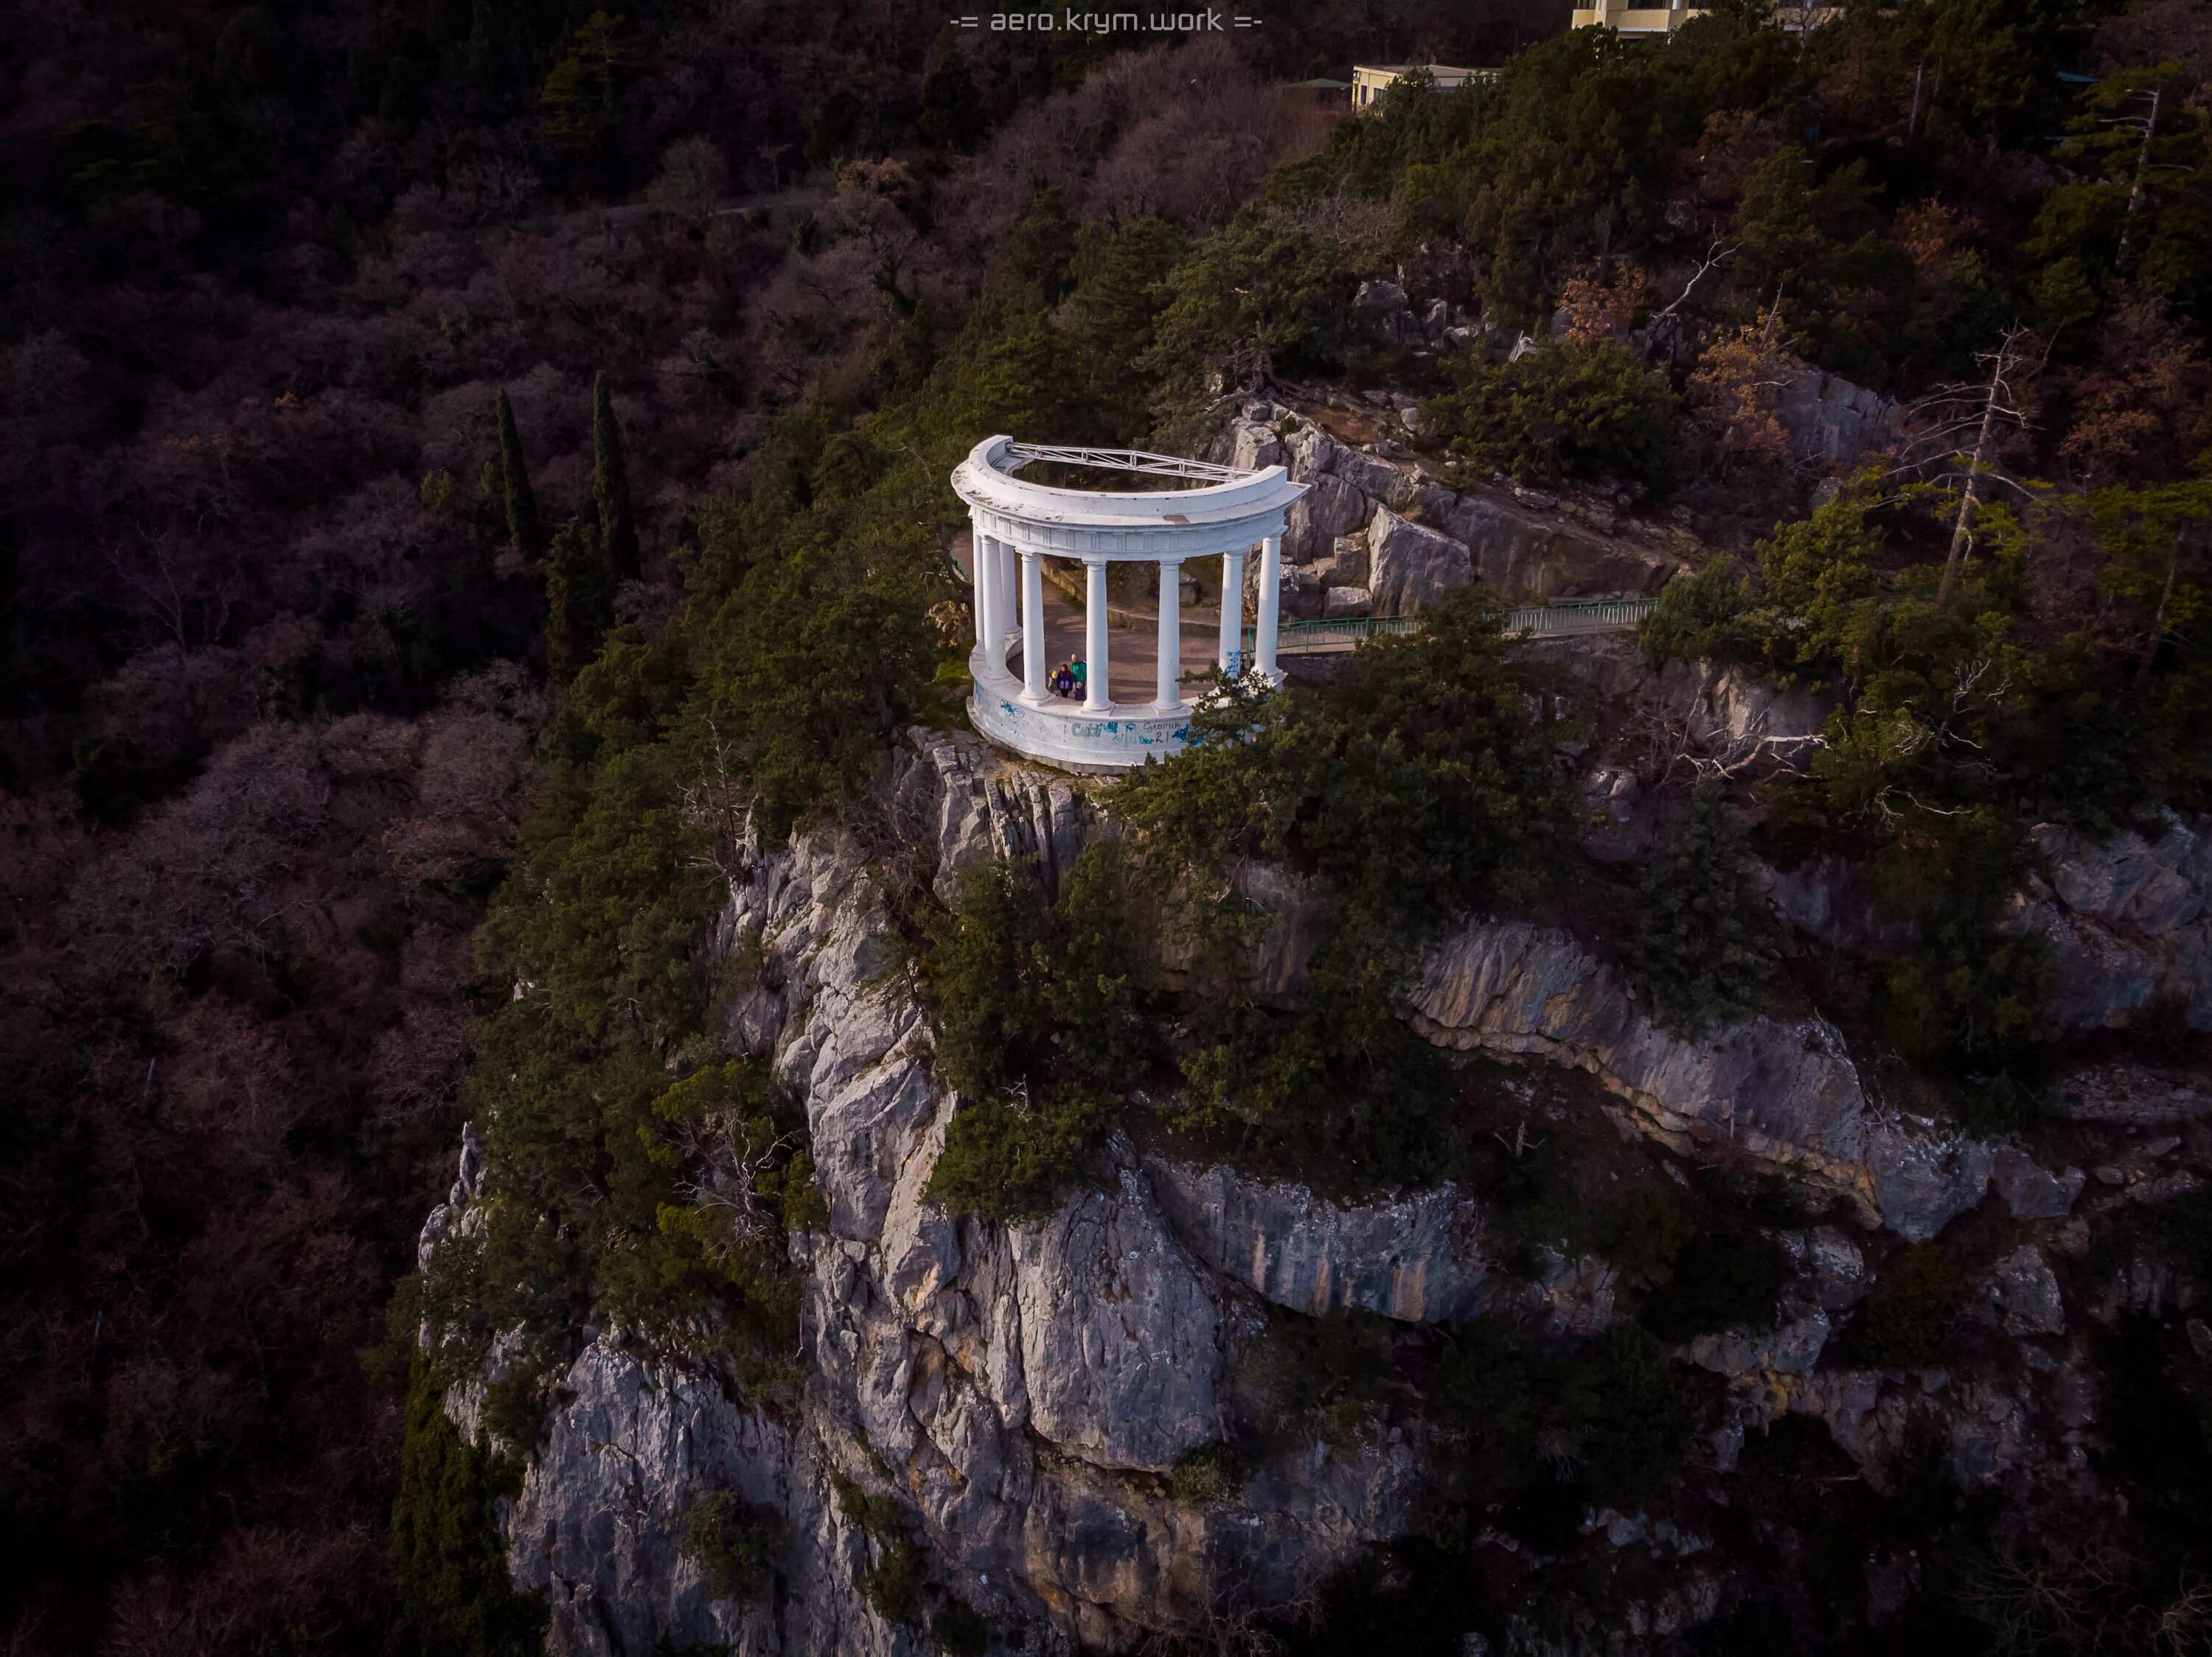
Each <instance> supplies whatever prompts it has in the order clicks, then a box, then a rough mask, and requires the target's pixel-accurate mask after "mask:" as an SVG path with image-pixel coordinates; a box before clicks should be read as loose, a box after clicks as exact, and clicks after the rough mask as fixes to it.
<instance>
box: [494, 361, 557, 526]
mask: <svg viewBox="0 0 2212 1657" xmlns="http://www.w3.org/2000/svg"><path fill="white" fill-rule="evenodd" d="M494 407H495V408H496V409H497V411H498V413H499V479H500V490H501V494H502V495H503V496H505V497H506V503H507V543H508V545H511V546H513V548H514V550H515V551H518V552H520V554H522V556H523V557H526V558H535V557H537V556H538V553H539V551H542V550H543V548H544V545H545V542H544V531H542V530H541V529H540V528H539V527H538V496H536V495H534V494H532V492H531V489H530V470H529V468H528V466H526V465H525V464H524V462H523V459H522V434H521V433H520V432H519V431H517V430H516V429H515V426H514V405H513V404H512V403H510V402H508V401H507V391H506V389H505V387H501V390H500V392H499V394H498V396H497V397H496V398H495V399H494Z"/></svg>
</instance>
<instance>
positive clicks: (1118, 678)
mask: <svg viewBox="0 0 2212 1657" xmlns="http://www.w3.org/2000/svg"><path fill="white" fill-rule="evenodd" d="M972 550H973V549H972V548H971V547H970V546H969V537H968V532H967V531H966V530H964V529H963V530H962V531H961V532H960V535H959V538H958V539H957V540H955V541H954V542H953V544H952V557H953V562H955V563H956V564H958V565H959V566H960V572H961V574H962V575H963V576H968V577H969V581H970V582H971V586H970V588H969V590H970V593H971V594H972V593H973V590H974V589H973V586H972V582H973V581H974V572H973V570H971V569H970V567H969V557H970V556H971V553H972ZM1083 619H1084V618H1083V606H1082V605H1080V604H1079V603H1078V602H1077V601H1076V600H1073V599H1072V598H1070V597H1069V596H1068V595H1067V594H1066V593H1064V592H1062V591H1061V590H1060V588H1057V587H1055V586H1054V585H1053V584H1052V583H1051V582H1045V584H1044V637H1045V666H1046V667H1047V668H1048V669H1049V668H1052V667H1058V666H1059V665H1060V663H1061V662H1063V661H1068V660H1069V659H1070V658H1072V657H1075V656H1079V655H1082V654H1083V650H1084V643H1083ZM1247 620H1248V621H1249V618H1247ZM1107 633H1108V643H1109V646H1110V647H1111V648H1110V649H1109V650H1108V651H1107V653H1106V659H1107V663H1108V665H1109V667H1111V668H1112V670H1113V671H1112V673H1111V674H1110V676H1109V679H1108V681H1107V685H1106V694H1107V695H1108V696H1109V698H1112V699H1113V700H1114V701H1115V702H1117V703H1121V704H1125V705H1130V706H1142V705H1144V704H1147V703H1149V702H1151V701H1152V698H1154V697H1155V696H1157V695H1158V693H1159V661H1160V652H1159V637H1160V623H1159V612H1158V610H1157V609H1146V610H1144V611H1141V612H1134V613H1133V612H1131V611H1128V610H1124V609H1122V607H1121V606H1115V610H1114V611H1113V612H1109V616H1108V621H1107ZM1220 643H1221V612H1220V611H1219V610H1218V608H1216V607H1215V606H1212V605H1186V606H1183V612H1182V670H1183V672H1184V673H1187V674H1188V673H1203V672H1204V671H1205V670H1206V668H1208V667H1212V665H1213V655H1214V652H1215V650H1216V649H1218V647H1219V645H1220ZM1008 665H1009V666H1010V667H1012V669H1013V671H1014V673H1015V676H1016V677H1017V678H1018V677H1019V676H1020V674H1021V671H1022V653H1021V652H1020V651H1019V650H1018V649H1017V650H1016V651H1015V652H1014V654H1013V655H1012V657H1011V658H1010V660H1009V663H1008ZM1186 694H1188V692H1186Z"/></svg>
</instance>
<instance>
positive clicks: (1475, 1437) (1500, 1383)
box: [1427, 1313, 1548, 1505]
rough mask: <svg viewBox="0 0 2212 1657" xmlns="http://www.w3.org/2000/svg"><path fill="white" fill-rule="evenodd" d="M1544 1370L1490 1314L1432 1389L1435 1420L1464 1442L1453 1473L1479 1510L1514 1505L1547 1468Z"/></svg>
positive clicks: (1465, 1331) (1461, 1335)
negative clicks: (1542, 1444)
mask: <svg viewBox="0 0 2212 1657" xmlns="http://www.w3.org/2000/svg"><path fill="white" fill-rule="evenodd" d="M1547 1392H1548V1388H1547V1387H1544V1386H1543V1385H1542V1375H1541V1365H1540V1364H1539V1363H1538V1362H1537V1361H1536V1360H1535V1358H1534V1356H1533V1355H1532V1354H1531V1353H1530V1351H1529V1349H1528V1339H1527V1337H1525V1336H1524V1335H1523V1334H1522V1331H1521V1329H1520V1327H1519V1326H1518V1325H1516V1324H1515V1323H1514V1322H1513V1320H1512V1319H1510V1318H1507V1317H1504V1316H1502V1315H1500V1314H1498V1313H1490V1314H1487V1315H1486V1316H1484V1317H1481V1318H1478V1319H1475V1320H1474V1322H1473V1323H1470V1324H1468V1325H1466V1326H1465V1327H1464V1328H1462V1329H1461V1330H1459V1331H1457V1332H1456V1333H1455V1335H1454V1336H1453V1337H1452V1339H1451V1343H1450V1344H1449V1346H1447V1347H1446V1348H1445V1349H1444V1352H1443V1356H1442V1357H1441V1358H1440V1359H1439V1360H1438V1361H1437V1368H1436V1373H1435V1374H1434V1375H1433V1376H1432V1377H1431V1380H1430V1383H1429V1391H1428V1399H1427V1408H1428V1414H1429V1418H1430V1420H1431V1422H1434V1423H1435V1424H1436V1425H1437V1426H1438V1427H1441V1428H1443V1429H1444V1430H1445V1431H1446V1432H1449V1433H1451V1434H1454V1435H1456V1436H1458V1437H1459V1438H1460V1439H1462V1441H1463V1443H1464V1450H1463V1452H1462V1457H1461V1460H1460V1465H1458V1466H1457V1467H1456V1468H1455V1469H1454V1470H1453V1471H1454V1474H1455V1483H1459V1484H1460V1485H1461V1486H1462V1495H1464V1496H1467V1497H1468V1498H1470V1499H1472V1500H1473V1501H1474V1502H1476V1503H1478V1504H1479V1505H1480V1504H1486V1503H1488V1502H1503V1501H1507V1500H1510V1498H1511V1497H1512V1496H1515V1495H1516V1494H1517V1493H1518V1492H1520V1491H1521V1490H1522V1489H1524V1488H1525V1487H1526V1486H1528V1484H1529V1483H1531V1482H1532V1481H1534V1478H1535V1477H1536V1476H1537V1474H1538V1472H1539V1471H1541V1467H1542V1459H1541V1453H1540V1451H1539V1447H1538V1434H1539V1432H1540V1431H1541V1428H1542V1426H1543V1421H1544V1415H1543V1404H1544V1397H1545V1395H1546V1394H1547Z"/></svg>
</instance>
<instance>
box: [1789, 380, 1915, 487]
mask: <svg viewBox="0 0 2212 1657" xmlns="http://www.w3.org/2000/svg"><path fill="white" fill-rule="evenodd" d="M1897 416H1898V411H1897V405H1896V404H1894V403H1893V402H1891V401H1890V400H1889V399H1887V398H1886V397H1884V396H1882V395H1881V393H1879V392H1873V391H1869V390H1868V389H1867V388H1866V387H1864V386H1855V385H1853V384H1852V383H1851V382H1850V381H1848V380H1845V379H1844V378H1843V377H1842V376H1841V375H1832V374H1823V373H1821V372H1820V370H1819V369H1798V370H1797V371H1796V373H1794V374H1792V375H1790V378H1789V379H1788V380H1787V381H1785V382H1784V385H1783V387H1782V392H1781V395H1780V396H1779V398H1778V399H1777V400H1776V405H1775V410H1774V417H1775V418H1776V419H1777V420H1778V421H1779V422H1781V424H1782V429H1783V430H1784V431H1785V432H1787V433H1788V434H1789V435H1790V454H1791V455H1792V456H1793V457H1794V458H1795V459H1796V460H1817V461H1826V462H1827V463H1828V464H1829V465H1830V466H1850V463H1851V462H1852V461H1854V460H1857V459H1858V458H1859V456H1861V455H1862V454H1865V453H1866V452H1867V450H1868V449H1869V448H1871V447H1873V446H1874V445H1875V443H1877V442H1881V440H1882V439H1883V438H1884V437H1886V436H1889V435H1890V434H1891V433H1892V432H1893V429H1894V428H1895V426H1896V423H1897Z"/></svg>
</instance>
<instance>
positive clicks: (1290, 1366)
mask: <svg viewBox="0 0 2212 1657" xmlns="http://www.w3.org/2000/svg"><path fill="white" fill-rule="evenodd" d="M1391 1337H1392V1326H1391V1323H1390V1320H1389V1319H1388V1318H1384V1317H1380V1316H1377V1315H1376V1313H1372V1312H1363V1311H1360V1310H1358V1309H1357V1308H1347V1309H1346V1310H1344V1311H1340V1312H1332V1313H1328V1314H1327V1315H1325V1316H1323V1317H1319V1318H1307V1317H1301V1316H1299V1315H1298V1314H1297V1313H1282V1314H1279V1315H1278V1316H1277V1317H1276V1318H1275V1319H1273V1321H1272V1322H1271V1323H1270V1324H1269V1325H1268V1326H1267V1332H1266V1333H1265V1334H1264V1335H1262V1336H1261V1337H1260V1338H1259V1340H1257V1341H1255V1343H1253V1344H1252V1346H1251V1348H1250V1349H1249V1350H1248V1351H1247V1352H1246V1353H1245V1355H1244V1359H1243V1364H1242V1366H1241V1368H1240V1373H1239V1376H1238V1379H1239V1380H1240V1381H1241V1382H1242V1383H1243V1386H1245V1387H1246V1388H1248V1389H1249V1391H1250V1392H1251V1393H1252V1394H1253V1395H1254V1397H1255V1398H1256V1399H1257V1400H1258V1401H1259V1404H1260V1414H1261V1419H1263V1420H1268V1421H1272V1422H1275V1423H1277V1424H1278V1425H1279V1426H1281V1427H1283V1428H1286V1429H1291V1430H1293V1431H1297V1430H1306V1431H1312V1432H1314V1433H1316V1434H1317V1435H1319V1436H1320V1437H1321V1438H1322V1440H1323V1441H1325V1442H1328V1443H1332V1444H1342V1443H1347V1442H1349V1441H1352V1440H1353V1439H1355V1438H1357V1437H1358V1436H1359V1435H1361V1434H1363V1433H1364V1432H1365V1431H1366V1430H1367V1429H1368V1428H1369V1427H1370V1425H1371V1424H1372V1423H1373V1422H1375V1421H1376V1419H1377V1418H1378V1417H1379V1416H1381V1415H1382V1413H1383V1410H1384V1409H1385V1408H1386V1407H1387V1405H1388V1404H1389V1398H1390V1374H1391V1344H1392V1339H1391Z"/></svg>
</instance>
